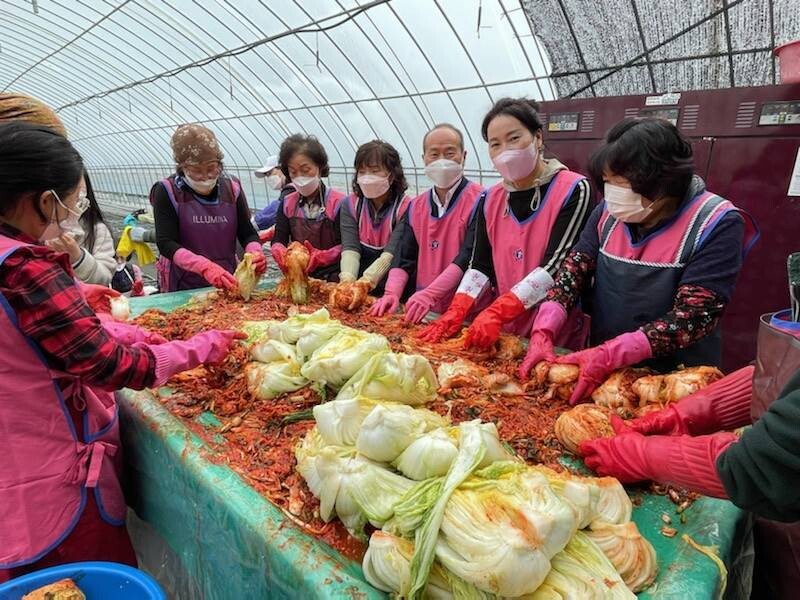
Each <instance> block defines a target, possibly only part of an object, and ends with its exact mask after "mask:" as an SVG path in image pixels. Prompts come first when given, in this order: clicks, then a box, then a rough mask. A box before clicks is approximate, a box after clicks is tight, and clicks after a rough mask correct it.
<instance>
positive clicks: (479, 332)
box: [464, 292, 525, 348]
mask: <svg viewBox="0 0 800 600" xmlns="http://www.w3.org/2000/svg"><path fill="white" fill-rule="evenodd" d="M524 312H525V305H524V304H522V301H521V300H520V299H519V298H517V296H516V294H514V293H513V292H506V293H505V294H503V295H502V296H500V297H499V298H497V299H496V300H495V301H494V302H492V303H491V304H490V305H489V307H488V308H486V309H484V310H482V311H481V313H480V314H479V315H478V316H477V317H476V318H475V320H474V321H472V324H471V325H470V326H469V329H468V330H467V339H466V341H465V343H464V346H465V347H467V348H489V347H490V346H492V345H493V344H494V343H495V342H496V341H497V338H499V337H500V329H501V328H502V327H503V324H505V323H508V322H510V321H513V320H514V319H516V318H517V317H518V316H520V315H521V314H522V313H524Z"/></svg>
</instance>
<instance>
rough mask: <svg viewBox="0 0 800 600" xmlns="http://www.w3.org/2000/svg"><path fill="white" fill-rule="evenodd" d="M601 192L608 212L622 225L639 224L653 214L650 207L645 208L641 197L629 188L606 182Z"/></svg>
mask: <svg viewBox="0 0 800 600" xmlns="http://www.w3.org/2000/svg"><path fill="white" fill-rule="evenodd" d="M603 192H604V194H605V200H606V207H607V208H608V212H610V213H611V216H612V217H614V218H615V219H619V220H620V221H622V222H623V223H641V222H642V221H644V220H645V219H646V218H647V217H648V216H650V213H651V212H653V207H652V205H650V206H645V205H644V199H643V198H642V195H641V194H637V193H636V192H634V191H633V190H632V189H630V188H626V187H622V186H619V185H614V184H613V183H608V182H606V184H605V185H604V186H603Z"/></svg>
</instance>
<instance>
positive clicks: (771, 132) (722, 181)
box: [542, 85, 800, 370]
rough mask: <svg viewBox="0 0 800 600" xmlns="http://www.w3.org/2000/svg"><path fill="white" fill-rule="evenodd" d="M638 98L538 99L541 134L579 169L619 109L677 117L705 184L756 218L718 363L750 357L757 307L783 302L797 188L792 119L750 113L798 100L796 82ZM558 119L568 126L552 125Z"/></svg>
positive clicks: (796, 130)
mask: <svg viewBox="0 0 800 600" xmlns="http://www.w3.org/2000/svg"><path fill="white" fill-rule="evenodd" d="M647 98H648V96H646V95H641V96H620V97H614V98H585V99H577V100H556V101H553V102H544V103H543V104H542V113H543V117H544V120H545V142H546V144H547V147H548V149H549V150H550V152H552V153H553V154H554V155H555V156H558V157H559V159H561V160H562V161H563V162H565V163H566V164H567V165H568V166H569V167H570V168H573V169H576V170H578V171H580V172H584V173H585V172H586V163H587V159H588V157H589V155H590V154H591V152H592V150H593V149H594V148H596V147H597V146H599V145H600V144H601V143H602V138H603V136H604V134H605V132H606V131H607V130H608V129H609V128H610V127H611V126H613V125H614V124H615V123H617V122H618V121H620V120H621V119H623V118H625V117H628V116H639V115H640V114H647V111H654V110H655V111H665V114H666V115H667V116H671V117H675V118H676V119H677V125H678V127H679V128H680V129H681V131H682V132H683V133H684V134H685V135H686V136H687V137H689V138H690V139H691V140H692V145H693V148H694V151H695V166H696V169H697V173H698V174H699V175H701V176H702V177H703V178H704V179H705V180H706V183H707V185H708V188H709V190H711V191H712V192H715V193H717V194H720V195H721V196H724V197H726V198H728V199H730V200H731V201H732V202H734V203H735V204H736V205H737V206H739V207H740V208H742V209H743V210H746V211H747V212H749V213H750V214H751V215H753V216H754V217H755V218H756V220H757V221H758V225H759V227H760V228H761V239H760V240H759V242H758V244H757V245H756V246H755V248H754V249H753V251H752V252H751V253H750V255H749V256H748V258H747V261H746V263H745V266H744V268H743V269H742V273H741V276H740V278H739V282H738V284H737V289H736V292H735V294H734V297H733V300H732V302H731V304H730V305H729V307H728V309H727V311H726V315H725V317H724V319H723V366H724V368H725V369H726V370H731V369H734V368H737V367H739V366H742V365H744V364H745V363H747V362H748V361H750V360H752V359H753V358H754V357H755V343H756V330H757V323H758V316H759V315H760V314H762V313H765V312H770V311H774V310H779V309H781V308H785V307H786V306H787V305H788V290H787V283H786V257H787V255H788V254H789V253H790V252H797V251H800V197H789V196H788V195H787V193H788V186H789V178H790V176H791V173H792V168H793V166H794V161H795V157H796V156H797V152H798V147H800V120H797V118H796V117H795V120H797V122H795V123H785V122H784V123H782V124H778V125H765V124H762V125H759V118H760V116H761V114H762V111H767V112H769V108H770V107H771V106H772V103H775V102H794V103H797V105H796V106H797V107H800V85H782V86H764V87H753V88H733V89H725V90H706V91H693V92H682V93H680V95H679V97H676V98H672V99H667V100H668V101H672V102H674V103H673V104H666V105H661V106H647ZM765 105H767V106H765ZM789 106H790V108H789V109H787V110H788V111H789V112H791V110H793V109H794V105H789ZM779 110H783V109H782V108H780V105H779ZM772 112H774V111H772ZM565 115H566V116H565ZM576 115H577V118H575V117H576ZM781 118H783V117H781ZM775 120H780V119H778V118H777V117H776V118H775ZM564 128H567V129H573V130H572V131H563V130H562V131H559V130H558V129H564Z"/></svg>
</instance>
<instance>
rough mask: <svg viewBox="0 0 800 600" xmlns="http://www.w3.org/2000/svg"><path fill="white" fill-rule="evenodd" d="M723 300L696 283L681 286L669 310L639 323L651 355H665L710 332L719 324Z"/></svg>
mask: <svg viewBox="0 0 800 600" xmlns="http://www.w3.org/2000/svg"><path fill="white" fill-rule="evenodd" d="M725 304H726V303H725V300H724V299H723V297H722V296H721V295H720V294H717V293H716V292H713V291H711V290H709V289H708V288H704V287H702V286H699V285H690V284H687V285H682V286H680V287H679V288H678V291H677V292H676V294H675V302H674V303H673V305H672V310H671V311H670V312H668V313H667V314H665V315H664V316H663V317H661V318H660V319H656V320H654V321H651V322H650V323H647V324H645V325H643V326H642V331H644V333H645V335H647V339H648V340H650V346H651V347H652V349H653V356H667V355H670V354H672V353H674V352H675V351H676V350H679V349H681V348H686V347H687V346H689V345H691V344H693V343H695V342H697V341H699V340H701V339H702V338H704V337H705V336H707V335H709V334H710V333H711V332H712V331H713V330H714V328H715V327H716V326H717V323H719V319H720V317H721V316H722V310H723V309H724V308H725Z"/></svg>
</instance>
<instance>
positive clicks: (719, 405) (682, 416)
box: [626, 365, 755, 435]
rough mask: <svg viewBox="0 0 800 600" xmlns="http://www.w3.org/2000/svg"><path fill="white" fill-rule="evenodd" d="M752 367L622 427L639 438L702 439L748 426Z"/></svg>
mask: <svg viewBox="0 0 800 600" xmlns="http://www.w3.org/2000/svg"><path fill="white" fill-rule="evenodd" d="M753 371H755V367H753V366H752V365H750V366H747V367H743V368H741V369H739V370H738V371H734V372H733V373H731V374H730V375H728V376H727V377H723V378H722V379H720V380H719V381H715V382H714V383H712V384H711V385H709V386H708V387H705V388H703V389H702V390H698V391H696V392H695V393H694V394H692V395H691V396H687V397H686V398H684V399H682V400H680V401H679V402H676V403H674V404H670V405H669V406H667V407H666V408H664V409H662V410H659V411H656V412H651V413H648V414H646V415H645V416H643V417H639V418H638V419H633V420H632V421H629V422H628V423H627V424H626V425H627V428H628V429H629V430H630V431H636V432H637V433H641V434H643V435H687V434H688V435H703V434H706V433H714V432H715V431H720V430H723V429H736V428H737V427H744V426H745V425H749V424H750V423H751V422H752V419H751V417H750V400H751V396H752V393H753Z"/></svg>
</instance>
